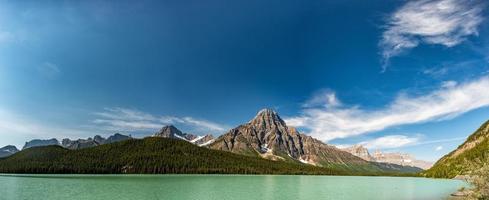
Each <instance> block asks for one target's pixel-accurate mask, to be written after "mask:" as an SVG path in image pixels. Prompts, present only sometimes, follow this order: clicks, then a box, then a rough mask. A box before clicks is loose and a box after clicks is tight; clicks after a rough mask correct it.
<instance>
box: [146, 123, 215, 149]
mask: <svg viewBox="0 0 489 200" xmlns="http://www.w3.org/2000/svg"><path fill="white" fill-rule="evenodd" d="M153 137H162V138H173V139H181V140H184V141H187V142H190V143H192V144H196V145H198V146H206V145H208V144H209V143H210V142H212V141H213V140H214V137H213V136H212V135H211V134H207V135H204V136H198V135H194V134H190V133H183V132H182V131H180V130H178V128H176V127H175V126H173V125H168V126H164V127H163V128H161V130H160V131H158V132H157V133H155V134H154V135H153Z"/></svg>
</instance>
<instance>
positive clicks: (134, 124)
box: [93, 108, 227, 133]
mask: <svg viewBox="0 0 489 200" xmlns="http://www.w3.org/2000/svg"><path fill="white" fill-rule="evenodd" d="M94 114H95V115H96V116H97V117H98V118H97V119H95V120H93V123H95V124H97V125H99V126H101V127H102V128H104V129H106V130H111V131H150V130H156V129H159V128H161V127H163V126H165V125H169V124H175V125H183V126H189V127H191V128H192V129H194V130H197V131H203V132H205V131H207V132H219V133H220V132H224V131H225V130H227V127H226V126H223V125H220V124H217V123H214V122H210V121H206V120H201V119H195V118H192V117H173V116H155V115H152V114H149V113H145V112H141V111H138V110H134V109H127V108H105V109H104V111H102V112H96V113H94Z"/></svg>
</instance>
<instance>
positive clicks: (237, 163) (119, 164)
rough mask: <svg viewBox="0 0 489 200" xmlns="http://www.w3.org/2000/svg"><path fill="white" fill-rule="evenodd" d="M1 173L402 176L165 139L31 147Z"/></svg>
mask: <svg viewBox="0 0 489 200" xmlns="http://www.w3.org/2000/svg"><path fill="white" fill-rule="evenodd" d="M0 173H56V174H65V173H81V174H120V173H131V174H167V173H174V174H196V173H198V174H307V175H406V174H396V173H380V172H372V171H363V172H359V171H357V172H352V171H347V170H344V169H340V168H325V167H315V166H311V165H305V164H300V163H290V162H281V161H271V160H266V159H262V158H257V157H249V156H242V155H238V154H234V153H229V152H224V151H218V150H211V149H207V148H203V147H198V146H195V145H193V144H190V143H188V142H185V141H182V140H178V139H168V138H145V139H140V140H137V139H134V140H127V141H123V142H118V143H113V144H106V145H101V146H97V147H93V148H87V149H80V150H68V149H64V148H62V147H60V146H46V147H34V148H30V149H26V150H24V151H21V152H18V153H16V154H14V155H12V156H10V157H7V158H3V159H0Z"/></svg>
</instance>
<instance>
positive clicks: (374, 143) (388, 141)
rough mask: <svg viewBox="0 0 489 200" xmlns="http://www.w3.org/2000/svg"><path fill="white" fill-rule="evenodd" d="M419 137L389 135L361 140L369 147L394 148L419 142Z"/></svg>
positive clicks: (362, 143)
mask: <svg viewBox="0 0 489 200" xmlns="http://www.w3.org/2000/svg"><path fill="white" fill-rule="evenodd" d="M418 141H419V138H418V137H408V136H405V135H388V136H383V137H379V138H376V139H373V140H368V141H365V142H360V144H361V145H363V146H365V147H366V148H368V149H392V148H399V147H404V146H408V145H414V144H416V143H418Z"/></svg>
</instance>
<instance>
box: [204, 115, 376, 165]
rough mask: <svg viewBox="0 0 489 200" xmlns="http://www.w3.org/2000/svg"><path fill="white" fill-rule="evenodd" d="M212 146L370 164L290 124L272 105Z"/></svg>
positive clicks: (282, 157)
mask: <svg viewBox="0 0 489 200" xmlns="http://www.w3.org/2000/svg"><path fill="white" fill-rule="evenodd" d="M209 147H210V148H212V149H217V150H223V151H230V152H233V153H237V154H244V155H249V156H261V157H263V158H266V159H270V160H285V161H287V160H288V161H299V162H302V163H308V164H312V165H316V166H331V165H343V166H350V165H369V162H367V161H365V160H363V159H360V158H358V157H356V156H353V155H352V154H350V153H348V152H345V151H342V150H339V149H337V148H336V147H334V146H330V145H327V144H324V143H323V142H321V141H319V140H317V139H314V138H312V137H310V136H307V135H304V134H300V133H299V132H298V131H297V130H296V129H295V128H293V127H288V126H287V125H286V124H285V122H284V121H283V120H282V119H281V118H280V116H279V115H278V114H277V113H276V112H275V111H273V110H271V109H263V110H261V111H260V112H258V114H257V115H256V117H255V118H254V119H252V120H251V121H250V122H248V123H246V124H243V125H240V126H238V127H236V128H234V129H231V130H230V131H229V132H227V133H226V134H224V135H221V136H220V137H218V138H217V139H216V140H215V142H213V143H212V144H210V145H209Z"/></svg>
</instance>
